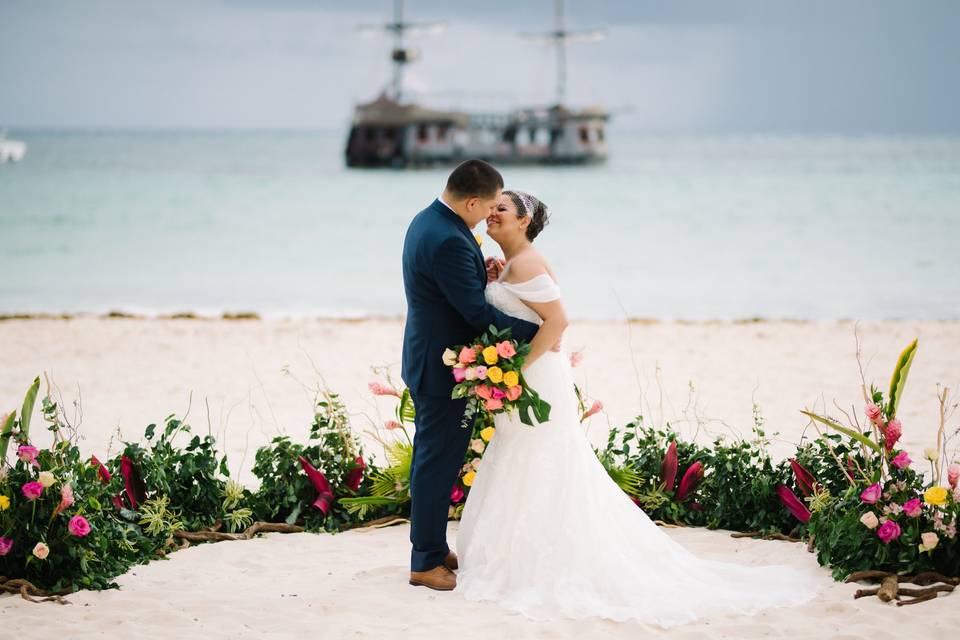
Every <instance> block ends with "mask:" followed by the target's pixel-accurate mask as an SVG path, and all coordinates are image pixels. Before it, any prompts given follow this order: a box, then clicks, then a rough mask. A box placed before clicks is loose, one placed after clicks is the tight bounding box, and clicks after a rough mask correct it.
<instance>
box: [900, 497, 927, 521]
mask: <svg viewBox="0 0 960 640" xmlns="http://www.w3.org/2000/svg"><path fill="white" fill-rule="evenodd" d="M922 510H923V503H922V502H920V498H911V499H909V500H907V501H906V502H904V503H903V512H904V513H905V514H907V515H908V516H910V517H911V518H916V517H919V516H920V512H921V511H922Z"/></svg>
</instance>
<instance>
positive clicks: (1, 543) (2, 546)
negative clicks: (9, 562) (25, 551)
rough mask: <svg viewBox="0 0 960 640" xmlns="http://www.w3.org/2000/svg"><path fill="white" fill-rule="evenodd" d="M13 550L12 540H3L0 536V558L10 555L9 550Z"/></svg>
mask: <svg viewBox="0 0 960 640" xmlns="http://www.w3.org/2000/svg"><path fill="white" fill-rule="evenodd" d="M12 548H13V540H12V539H10V538H4V537H2V536H0V556H5V555H7V554H8V553H10V549H12Z"/></svg>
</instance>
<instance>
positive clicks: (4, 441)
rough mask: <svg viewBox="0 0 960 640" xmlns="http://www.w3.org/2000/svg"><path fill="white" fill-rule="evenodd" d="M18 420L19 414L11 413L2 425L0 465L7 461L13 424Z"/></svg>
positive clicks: (0, 432)
mask: <svg viewBox="0 0 960 640" xmlns="http://www.w3.org/2000/svg"><path fill="white" fill-rule="evenodd" d="M16 418H17V412H16V411H11V412H10V414H9V415H7V417H6V418H4V420H3V424H0V464H3V462H5V461H6V459H7V447H8V446H9V445H10V436H12V435H13V422H14V420H16Z"/></svg>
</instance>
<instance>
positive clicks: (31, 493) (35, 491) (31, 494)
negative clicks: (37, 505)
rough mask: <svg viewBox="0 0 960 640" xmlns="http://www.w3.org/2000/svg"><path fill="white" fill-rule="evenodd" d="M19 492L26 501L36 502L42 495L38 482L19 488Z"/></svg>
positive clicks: (41, 486) (41, 487) (41, 488)
mask: <svg viewBox="0 0 960 640" xmlns="http://www.w3.org/2000/svg"><path fill="white" fill-rule="evenodd" d="M20 491H22V492H23V495H24V497H25V498H26V499H27V500H36V499H37V498H39V497H40V494H42V493H43V485H42V484H40V483H39V482H28V483H26V484H25V485H23V486H22V487H20Z"/></svg>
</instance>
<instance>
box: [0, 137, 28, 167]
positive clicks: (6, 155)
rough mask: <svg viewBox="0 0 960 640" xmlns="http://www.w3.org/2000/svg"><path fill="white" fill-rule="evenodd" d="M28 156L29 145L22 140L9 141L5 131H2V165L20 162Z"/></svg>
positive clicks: (0, 157) (0, 144)
mask: <svg viewBox="0 0 960 640" xmlns="http://www.w3.org/2000/svg"><path fill="white" fill-rule="evenodd" d="M25 155H27V143H26V142H21V141H20V140H8V139H7V137H6V132H5V131H0V164H3V163H4V162H7V161H10V162H20V161H21V160H23V156H25Z"/></svg>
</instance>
